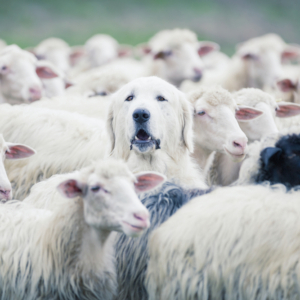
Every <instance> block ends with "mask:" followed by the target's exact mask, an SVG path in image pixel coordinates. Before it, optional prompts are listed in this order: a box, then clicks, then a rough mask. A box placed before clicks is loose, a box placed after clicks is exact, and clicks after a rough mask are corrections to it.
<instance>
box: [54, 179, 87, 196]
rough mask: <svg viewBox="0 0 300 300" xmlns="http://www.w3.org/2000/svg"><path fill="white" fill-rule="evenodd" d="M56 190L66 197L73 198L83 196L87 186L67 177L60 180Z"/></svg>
mask: <svg viewBox="0 0 300 300" xmlns="http://www.w3.org/2000/svg"><path fill="white" fill-rule="evenodd" d="M57 190H58V191H59V192H60V194H61V195H62V196H64V197H66V198H75V197H77V196H83V195H84V194H85V193H86V190H87V186H86V185H85V184H83V183H80V182H78V181H77V180H75V179H68V180H66V181H64V182H62V183H61V184H60V185H59V186H58V187H57Z"/></svg>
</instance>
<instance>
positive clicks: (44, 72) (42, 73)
mask: <svg viewBox="0 0 300 300" xmlns="http://www.w3.org/2000/svg"><path fill="white" fill-rule="evenodd" d="M35 71H36V74H37V75H38V76H39V77H40V78H42V79H51V78H55V77H58V74H57V73H56V72H55V71H54V69H53V68H51V66H50V65H47V66H46V65H44V66H43V65H41V64H39V65H38V66H37V67H36V69H35Z"/></svg>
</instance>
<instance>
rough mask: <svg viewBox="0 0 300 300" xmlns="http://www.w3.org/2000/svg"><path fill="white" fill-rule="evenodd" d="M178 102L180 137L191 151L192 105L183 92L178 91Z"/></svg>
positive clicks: (192, 148) (192, 146) (192, 145)
mask: <svg viewBox="0 0 300 300" xmlns="http://www.w3.org/2000/svg"><path fill="white" fill-rule="evenodd" d="M180 102H181V108H182V113H183V127H182V139H183V143H184V145H185V146H186V147H187V149H188V150H189V151H190V152H191V153H193V151H194V144H193V115H192V111H193V108H192V105H191V103H190V102H189V101H188V100H187V99H186V96H185V95H184V93H182V92H180Z"/></svg>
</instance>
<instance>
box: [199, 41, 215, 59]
mask: <svg viewBox="0 0 300 300" xmlns="http://www.w3.org/2000/svg"><path fill="white" fill-rule="evenodd" d="M218 50H220V46H219V45H218V44H217V43H214V42H204V41H203V42H200V43H199V48H198V54H199V55H200V56H205V55H207V54H208V53H210V52H212V51H218Z"/></svg>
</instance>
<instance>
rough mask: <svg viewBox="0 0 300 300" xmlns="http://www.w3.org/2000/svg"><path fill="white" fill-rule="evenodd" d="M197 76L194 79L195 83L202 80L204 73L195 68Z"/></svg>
mask: <svg viewBox="0 0 300 300" xmlns="http://www.w3.org/2000/svg"><path fill="white" fill-rule="evenodd" d="M194 73H195V76H194V78H193V80H194V81H199V80H200V79H201V78H202V71H201V70H200V69H198V68H194Z"/></svg>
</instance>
